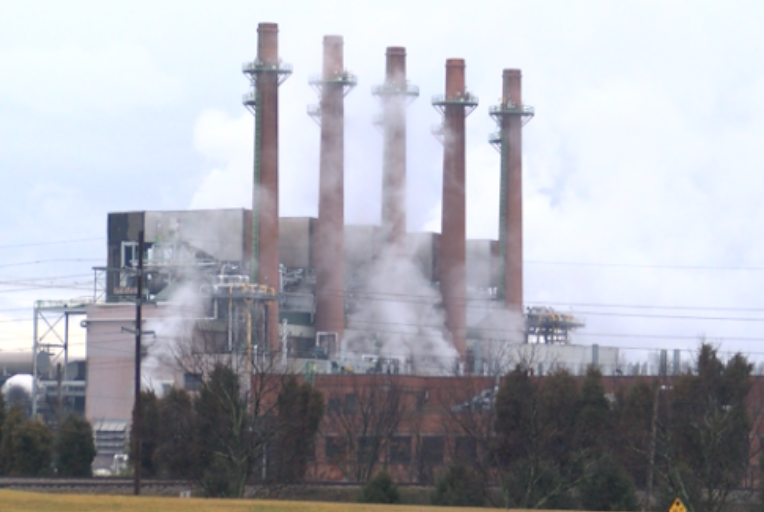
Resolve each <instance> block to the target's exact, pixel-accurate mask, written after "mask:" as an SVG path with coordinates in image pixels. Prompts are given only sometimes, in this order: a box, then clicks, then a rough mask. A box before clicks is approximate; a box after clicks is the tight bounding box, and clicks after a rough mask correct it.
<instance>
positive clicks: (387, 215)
mask: <svg viewBox="0 0 764 512" xmlns="http://www.w3.org/2000/svg"><path fill="white" fill-rule="evenodd" d="M372 92H373V94H374V95H376V96H379V97H380V98H381V99H382V130H383V133H384V142H383V145H384V149H383V159H384V160H383V170H382V233H383V237H384V238H383V239H384V242H385V243H387V244H389V245H391V246H393V247H395V248H397V249H402V248H403V247H404V245H405V242H406V105H407V103H408V100H409V99H413V98H416V97H417V96H419V88H418V87H416V86H413V85H409V84H408V82H407V81H406V48H403V47H401V46H390V47H388V48H387V65H386V74H385V83H384V84H382V85H379V86H377V87H375V88H374V89H373V90H372Z"/></svg>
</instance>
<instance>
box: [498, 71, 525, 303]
mask: <svg viewBox="0 0 764 512" xmlns="http://www.w3.org/2000/svg"><path fill="white" fill-rule="evenodd" d="M521 80H522V74H521V72H520V70H519V69H505V70H504V72H503V74H502V87H501V104H500V105H497V106H493V107H491V108H490V113H491V116H493V117H494V118H495V119H496V121H497V123H498V124H499V128H500V131H499V133H498V139H493V142H498V143H499V147H500V150H501V186H500V190H501V196H500V207H499V208H500V214H499V251H500V259H501V276H500V279H499V299H501V300H503V301H504V304H505V306H506V307H507V309H509V310H511V311H516V312H518V313H520V314H522V313H523V195H522V192H523V173H522V171H523V153H522V146H523V138H522V136H523V132H522V128H523V125H524V124H525V122H527V121H529V120H530V118H531V117H532V116H533V114H534V111H533V108H532V107H528V106H526V105H523V98H522V83H521Z"/></svg>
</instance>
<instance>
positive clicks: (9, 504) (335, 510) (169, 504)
mask: <svg viewBox="0 0 764 512" xmlns="http://www.w3.org/2000/svg"><path fill="white" fill-rule="evenodd" d="M393 510H394V511H395V512H418V511H424V510H428V511H430V512H432V511H434V510H440V511H447V512H457V511H482V512H485V511H486V510H490V509H485V508H456V507H448V508H439V507H428V506H423V505H365V504H360V503H320V502H314V501H270V500H212V499H201V498H185V499H181V498H157V497H153V496H151V497H149V496H110V495H103V494H101V495H84V494H42V493H30V492H21V491H6V490H0V511H2V512H102V511H104V512H106V511H108V512H245V511H246V512H383V511H393Z"/></svg>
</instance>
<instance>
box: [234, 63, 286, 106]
mask: <svg viewBox="0 0 764 512" xmlns="http://www.w3.org/2000/svg"><path fill="white" fill-rule="evenodd" d="M241 72H242V73H244V74H245V75H247V76H248V77H249V81H250V83H251V84H252V90H251V91H249V92H248V93H246V94H244V96H242V99H241V103H242V104H243V105H244V106H245V107H247V110H249V111H250V113H251V114H253V115H256V110H257V76H258V75H259V74H261V73H276V74H277V75H278V84H279V85H281V84H282V83H284V81H285V80H286V79H287V78H289V75H291V74H292V65H291V64H287V63H285V62H282V61H281V59H279V61H278V63H276V64H271V63H267V62H263V61H262V60H260V59H255V60H253V61H250V62H245V63H244V64H242V65H241Z"/></svg>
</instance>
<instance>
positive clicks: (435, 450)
mask: <svg viewBox="0 0 764 512" xmlns="http://www.w3.org/2000/svg"><path fill="white" fill-rule="evenodd" d="M445 445H446V441H445V439H443V436H427V437H425V438H423V439H422V462H424V464H425V465H428V466H432V465H436V464H442V463H443V449H444V447H445Z"/></svg>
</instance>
